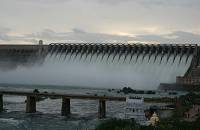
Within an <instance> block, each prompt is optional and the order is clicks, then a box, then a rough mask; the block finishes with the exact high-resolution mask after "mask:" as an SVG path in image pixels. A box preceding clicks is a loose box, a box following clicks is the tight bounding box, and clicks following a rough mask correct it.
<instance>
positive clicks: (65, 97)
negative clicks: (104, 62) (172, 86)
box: [0, 91, 178, 118]
mask: <svg viewBox="0 0 200 130" xmlns="http://www.w3.org/2000/svg"><path fill="white" fill-rule="evenodd" d="M3 94H4V95H17V96H27V100H26V113H34V112H36V97H51V98H62V108H61V115H62V116H67V115H69V114H70V99H82V100H98V101H99V109H98V118H105V117H106V101H119V102H125V101H126V97H109V96H89V95H69V94H50V93H33V92H18V91H0V112H1V111H3ZM134 98H136V99H138V98H139V97H131V99H134ZM144 102H145V103H167V104H177V103H178V101H177V100H165V99H164V100H158V99H154V98H152V99H151V98H145V99H144Z"/></svg>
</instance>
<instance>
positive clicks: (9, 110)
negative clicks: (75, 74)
mask: <svg viewBox="0 0 200 130" xmlns="http://www.w3.org/2000/svg"><path fill="white" fill-rule="evenodd" d="M34 89H38V90H39V91H40V92H44V91H47V92H49V93H51V92H54V93H62V94H79V95H95V94H97V95H98V96H103V95H107V96H123V97H126V96H141V97H166V96H169V95H168V93H169V91H167V92H165V91H162V90H156V94H155V95H150V94H149V95H148V94H143V95H139V94H129V95H125V94H124V95H123V94H117V93H116V91H118V90H119V89H114V90H111V91H108V89H105V88H102V89H101V88H94V87H93V88H89V87H68V86H50V85H19V84H0V90H10V91H27V92H32V91H33V90H34ZM181 94H186V93H185V92H178V96H179V95H181ZM170 96H171V97H173V95H170ZM176 96H177V95H176ZM25 100H26V97H25V96H10V95H3V102H4V103H3V107H4V111H3V112H1V113H0V126H1V127H0V129H1V130H27V129H29V130H44V129H56V130H76V129H77V130H80V129H83V130H85V129H93V128H95V126H96V125H98V124H100V123H101V122H102V121H104V120H108V119H110V118H112V117H116V118H123V112H124V108H125V102H111V101H107V102H106V118H105V119H98V118H97V116H98V101H95V100H75V99H71V100H70V101H71V102H70V103H71V107H70V108H71V114H70V115H69V116H67V117H63V116H61V104H62V99H49V98H48V99H45V100H44V101H40V102H37V103H36V111H37V112H36V113H31V114H29V113H25V109H26V103H25V102H24V101H25ZM150 105H153V104H149V103H145V104H144V109H148V108H149V107H150ZM156 105H158V106H164V105H166V104H156Z"/></svg>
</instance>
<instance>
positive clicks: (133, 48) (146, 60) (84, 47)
mask: <svg viewBox="0 0 200 130" xmlns="http://www.w3.org/2000/svg"><path fill="white" fill-rule="evenodd" d="M198 52H199V47H198V46H197V45H195V44H115V43H51V44H49V45H43V43H42V41H40V42H39V45H0V69H1V70H6V71H7V70H10V69H15V68H17V67H18V66H23V67H32V66H34V65H38V64H39V65H40V68H43V69H41V71H40V72H42V71H44V72H43V73H49V75H51V74H53V75H62V77H59V79H58V82H59V83H62V85H63V84H64V85H65V84H69V85H77V86H82V85H84V86H94V85H96V84H101V85H102V86H106V85H110V81H112V82H113V83H114V85H116V86H120V85H121V86H130V87H132V86H131V85H134V86H140V84H141V83H142V86H145V85H146V86H147V85H149V84H151V83H152V86H156V87H158V83H161V82H162V83H174V82H175V80H176V77H177V76H189V75H190V76H193V75H194V74H193V71H194V69H196V68H197V66H198V56H199V54H198ZM46 68H48V70H47V69H46ZM53 70H56V71H55V72H52V71H53ZM35 72H36V71H35ZM45 76H46V75H45ZM45 76H43V77H45ZM65 77H67V78H65ZM49 78H50V77H49ZM74 79H77V80H78V79H80V83H79V82H77V81H73V80H74ZM65 80H66V81H65ZM67 80H68V81H67ZM89 82H92V83H91V84H89ZM118 82H120V83H118Z"/></svg>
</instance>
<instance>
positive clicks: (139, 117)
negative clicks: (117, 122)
mask: <svg viewBox="0 0 200 130" xmlns="http://www.w3.org/2000/svg"><path fill="white" fill-rule="evenodd" d="M143 103H144V98H142V99H129V98H128V97H127V98H126V110H125V112H124V119H128V120H135V122H136V123H138V124H140V125H146V124H147V122H146V118H145V113H144V109H143Z"/></svg>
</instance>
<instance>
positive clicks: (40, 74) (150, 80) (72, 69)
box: [0, 53, 192, 89]
mask: <svg viewBox="0 0 200 130" xmlns="http://www.w3.org/2000/svg"><path fill="white" fill-rule="evenodd" d="M124 58H125V55H124V54H123V55H122V56H121V57H120V59H119V54H118V55H116V56H115V58H114V60H113V54H111V55H110V56H109V58H108V54H107V53H106V54H105V55H104V57H103V59H102V54H101V53H100V54H99V56H98V57H97V54H96V53H95V54H94V55H93V56H92V58H91V53H90V54H89V55H88V56H87V57H86V54H83V56H82V57H81V54H80V53H79V54H78V55H77V57H76V54H75V53H74V54H73V55H71V56H70V54H68V55H65V54H64V53H63V54H62V55H61V53H58V54H57V55H56V53H53V54H52V55H51V54H48V55H47V56H46V58H45V60H44V62H43V65H41V66H38V65H36V66H34V67H32V68H23V67H18V68H17V69H15V70H11V71H7V72H3V71H0V83H9V84H36V85H64V86H87V87H98V88H123V87H125V86H126V87H131V88H133V89H157V87H158V86H159V83H175V80H176V76H183V75H184V74H185V72H186V71H187V69H188V68H189V66H190V63H191V60H192V55H190V56H189V58H188V61H187V63H186V54H185V55H183V57H182V59H181V62H180V64H179V60H180V54H178V55H177V56H176V59H175V61H174V63H173V59H174V55H173V54H171V56H170V58H169V60H168V62H167V55H166V54H165V55H164V57H163V59H162V61H161V55H160V54H159V55H158V56H157V58H156V60H155V62H154V59H155V54H152V56H151V58H150V59H149V56H148V54H146V56H145V58H144V59H143V55H142V54H140V56H139V57H138V59H137V54H134V55H133V57H132V60H131V61H130V59H131V55H130V54H129V55H128V56H127V58H126V59H125V60H124ZM136 59H137V61H136ZM142 59H143V60H142Z"/></svg>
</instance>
